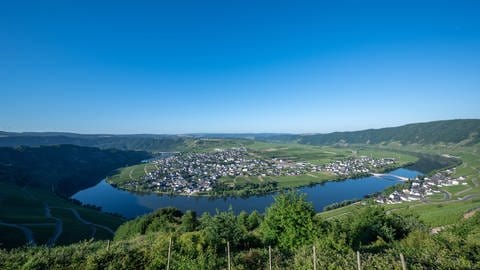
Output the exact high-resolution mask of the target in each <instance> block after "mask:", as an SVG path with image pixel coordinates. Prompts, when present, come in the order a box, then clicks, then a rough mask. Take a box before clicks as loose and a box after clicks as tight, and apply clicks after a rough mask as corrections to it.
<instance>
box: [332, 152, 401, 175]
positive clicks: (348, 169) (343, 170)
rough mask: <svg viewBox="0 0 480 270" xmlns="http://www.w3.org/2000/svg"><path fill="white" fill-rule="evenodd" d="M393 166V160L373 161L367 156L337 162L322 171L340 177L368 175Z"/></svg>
mask: <svg viewBox="0 0 480 270" xmlns="http://www.w3.org/2000/svg"><path fill="white" fill-rule="evenodd" d="M394 164H395V159H394V158H381V159H374V158H371V157H367V156H361V157H359V158H349V159H346V160H337V161H334V162H331V163H329V164H327V165H325V166H323V168H322V170H323V171H325V172H329V173H333V174H335V175H337V176H340V177H348V176H353V175H362V174H370V173H372V172H375V171H377V170H379V169H382V168H385V167H388V166H392V165H394Z"/></svg>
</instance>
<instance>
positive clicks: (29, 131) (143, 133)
mask: <svg viewBox="0 0 480 270" xmlns="http://www.w3.org/2000/svg"><path fill="white" fill-rule="evenodd" d="M449 120H480V118H455V119H439V120H432V121H423V122H414V123H405V124H400V125H396V126H383V127H371V128H365V129H356V130H332V131H325V132H269V131H265V132H248V131H246V132H188V133H147V132H137V133H106V132H98V133H82V132H75V131H52V130H43V131H42V130H25V131H7V130H0V132H11V133H71V134H80V135H107V136H108V135H178V136H182V135H185V136H188V135H203V134H206V135H216V134H218V135H223V134H224V135H235V134H239V135H242V134H292V135H308V134H328V133H335V132H354V131H362V130H368V129H383V128H394V127H400V126H404V125H409V124H421V123H428V122H435V121H449Z"/></svg>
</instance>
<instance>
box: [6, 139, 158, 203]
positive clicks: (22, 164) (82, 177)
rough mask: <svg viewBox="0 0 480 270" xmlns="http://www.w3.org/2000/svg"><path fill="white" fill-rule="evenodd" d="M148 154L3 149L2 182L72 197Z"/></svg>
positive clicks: (80, 149)
mask: <svg viewBox="0 0 480 270" xmlns="http://www.w3.org/2000/svg"><path fill="white" fill-rule="evenodd" d="M149 157H150V155H149V154H148V153H146V152H137V151H121V150H116V149H106V150H101V149H98V148H93V147H80V146H74V145H56V146H40V147H18V148H9V147H0V182H11V183H15V184H17V185H19V186H26V185H28V186H30V187H35V188H43V189H48V190H52V188H53V189H54V190H55V191H56V192H57V193H61V194H63V195H66V196H70V195H72V194H74V193H75V192H77V191H78V190H81V189H84V188H87V187H89V186H92V185H95V184H96V183H97V182H98V181H99V180H100V179H101V178H103V177H105V175H107V174H108V173H110V172H112V171H113V170H115V169H117V168H119V167H123V166H125V165H128V164H134V163H138V162H140V161H141V160H142V159H146V158H149Z"/></svg>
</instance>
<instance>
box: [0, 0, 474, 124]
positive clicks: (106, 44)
mask: <svg viewBox="0 0 480 270" xmlns="http://www.w3.org/2000/svg"><path fill="white" fill-rule="evenodd" d="M479 14H480V1H438V0H437V1H419V0H417V1H385V0H382V1H375V2H371V1H280V0H277V1H247V0H239V1H229V0H221V1H197V0H193V1H181V0H180V1H88V0H86V1H65V0H59V1H22V0H19V1H1V3H0V130H7V131H71V132H80V133H192V132H295V133H310V132H330V131H344V130H358V129H364V128H378V127H385V126H395V125H400V124H406V123H411V122H422V121H431V120H440V119H453V118H480V15H479Z"/></svg>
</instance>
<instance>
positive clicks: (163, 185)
mask: <svg viewBox="0 0 480 270" xmlns="http://www.w3.org/2000/svg"><path fill="white" fill-rule="evenodd" d="M150 163H151V164H153V165H154V166H155V168H156V169H155V170H153V171H151V172H149V173H147V174H146V175H145V176H144V177H143V178H142V179H139V180H132V182H130V183H128V184H127V185H132V186H138V185H142V187H143V188H146V189H149V190H158V191H172V192H175V193H180V194H194V193H198V192H208V191H210V190H212V187H213V184H214V183H215V182H216V181H217V180H218V179H219V178H220V177H223V176H231V177H236V176H255V177H257V176H293V175H300V174H304V173H306V170H307V169H308V168H309V166H308V164H305V163H294V162H291V161H285V160H281V159H275V158H274V159H270V160H265V159H261V158H257V157H254V156H252V155H250V154H249V153H248V151H247V149H246V148H243V147H242V148H232V149H226V150H220V149H218V150H217V151H214V152H208V153H178V154H175V155H172V156H170V157H167V158H162V159H157V160H153V161H151V162H150Z"/></svg>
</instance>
